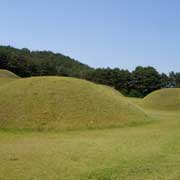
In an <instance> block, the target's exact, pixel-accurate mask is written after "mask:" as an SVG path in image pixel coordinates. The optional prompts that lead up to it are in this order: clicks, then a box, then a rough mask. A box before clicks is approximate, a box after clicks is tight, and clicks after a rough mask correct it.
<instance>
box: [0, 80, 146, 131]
mask: <svg viewBox="0 0 180 180" xmlns="http://www.w3.org/2000/svg"><path fill="white" fill-rule="evenodd" d="M0 94H2V96H1V97H0V118H1V121H0V127H1V128H30V129H51V128H53V129H61V130H64V129H79V128H104V127H110V126H124V125H126V124H134V123H138V122H139V123H140V122H142V121H144V120H145V119H146V114H145V113H144V112H143V111H142V110H141V109H140V108H138V107H135V106H134V105H132V104H131V103H128V101H127V100H126V99H125V98H124V97H123V96H122V95H120V93H119V92H117V91H115V90H113V89H112V88H109V87H105V86H101V85H96V84H94V83H90V82H88V81H84V80H79V79H74V78H66V77H36V78H27V79H20V80H17V81H15V82H12V83H11V84H7V85H5V86H3V87H2V88H1V89H0Z"/></svg>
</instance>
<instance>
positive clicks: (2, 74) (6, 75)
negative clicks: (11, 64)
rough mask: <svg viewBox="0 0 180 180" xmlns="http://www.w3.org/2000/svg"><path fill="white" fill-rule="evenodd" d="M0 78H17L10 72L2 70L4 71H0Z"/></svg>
mask: <svg viewBox="0 0 180 180" xmlns="http://www.w3.org/2000/svg"><path fill="white" fill-rule="evenodd" d="M0 77H3V78H19V77H18V76H17V75H16V74H14V73H13V72H10V71H8V70H4V69H0Z"/></svg>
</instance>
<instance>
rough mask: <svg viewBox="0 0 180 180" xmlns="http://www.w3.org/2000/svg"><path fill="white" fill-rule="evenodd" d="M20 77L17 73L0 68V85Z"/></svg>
mask: <svg viewBox="0 0 180 180" xmlns="http://www.w3.org/2000/svg"><path fill="white" fill-rule="evenodd" d="M17 78H19V77H18V76H17V75H16V74H14V73H12V72H10V71H7V70H3V69H0V87H1V86H2V85H5V84H7V83H9V82H12V81H14V80H15V79H17Z"/></svg>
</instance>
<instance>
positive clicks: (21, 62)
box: [0, 46, 180, 97]
mask: <svg viewBox="0 0 180 180" xmlns="http://www.w3.org/2000/svg"><path fill="white" fill-rule="evenodd" d="M0 69H7V70H10V71H12V72H14V73H16V74H17V75H19V76H21V77H31V76H50V75H52V76H54V75H56V76H68V77H76V78H80V79H86V80H89V81H92V82H95V83H99V84H103V85H108V86H111V87H114V88H115V89H117V90H119V91H121V92H122V93H123V94H124V95H126V96H131V97H144V96H146V95H147V94H149V93H151V92H152V91H154V90H158V89H161V88H179V87H180V73H175V72H170V73H169V74H165V73H159V72H158V71H157V70H156V69H155V68H153V67H150V66H149V67H141V66H138V67H136V69H135V70H134V71H132V72H130V71H128V70H124V69H120V68H97V69H95V68H92V67H89V66H88V65H85V64H83V63H80V62H79V61H77V60H74V59H72V58H70V57H68V56H64V55H62V54H60V53H53V52H51V51H30V50H29V49H26V48H23V49H17V48H13V47H10V46H0Z"/></svg>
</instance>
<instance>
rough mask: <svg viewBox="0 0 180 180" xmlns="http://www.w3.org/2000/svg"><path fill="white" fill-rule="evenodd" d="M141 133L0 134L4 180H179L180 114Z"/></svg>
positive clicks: (128, 130) (163, 118)
mask: <svg viewBox="0 0 180 180" xmlns="http://www.w3.org/2000/svg"><path fill="white" fill-rule="evenodd" d="M151 115H153V116H154V118H155V119H156V121H155V122H153V123H151V124H146V125H142V126H138V127H124V128H116V129H114V128H111V129H103V130H83V131H82V130H81V131H80V130H79V131H71V132H26V131H23V132H19V131H2V130H1V131H0V164H1V166H0V179H2V180H17V179H22V180H49V179H53V180H61V179H62V180H121V179H123V180H124V179H125V180H161V179H162V180H179V179H180V156H179V154H180V133H179V132H180V114H178V113H176V114H175V113H174V112H173V113H167V112H164V113H162V114H161V113H157V112H153V111H151Z"/></svg>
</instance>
